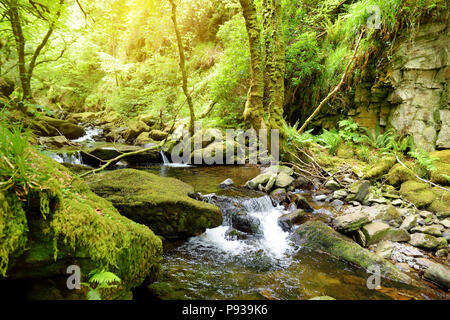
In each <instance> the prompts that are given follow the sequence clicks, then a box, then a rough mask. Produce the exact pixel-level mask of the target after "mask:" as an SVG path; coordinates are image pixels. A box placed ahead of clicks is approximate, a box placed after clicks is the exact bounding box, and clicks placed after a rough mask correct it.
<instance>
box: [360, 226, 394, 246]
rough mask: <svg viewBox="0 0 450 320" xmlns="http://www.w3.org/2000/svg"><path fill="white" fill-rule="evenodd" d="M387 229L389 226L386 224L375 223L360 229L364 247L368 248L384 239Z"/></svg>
mask: <svg viewBox="0 0 450 320" xmlns="http://www.w3.org/2000/svg"><path fill="white" fill-rule="evenodd" d="M389 229H390V228H389V225H387V224H386V223H383V222H378V221H376V222H372V223H370V224H366V225H365V226H363V227H362V229H361V231H362V232H363V233H364V235H365V237H366V245H367V246H369V245H371V244H374V243H377V242H379V241H381V240H382V239H385V237H386V235H387V233H388V232H389Z"/></svg>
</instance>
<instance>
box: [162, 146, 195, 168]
mask: <svg viewBox="0 0 450 320" xmlns="http://www.w3.org/2000/svg"><path fill="white" fill-rule="evenodd" d="M160 153H161V158H162V160H163V164H164V165H165V166H168V167H190V165H188V164H184V163H172V162H170V161H169V159H168V158H167V156H166V154H165V152H164V151H162V150H161V151H160Z"/></svg>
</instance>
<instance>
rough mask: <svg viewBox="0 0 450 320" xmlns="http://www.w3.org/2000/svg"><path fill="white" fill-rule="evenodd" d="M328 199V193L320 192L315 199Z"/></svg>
mask: <svg viewBox="0 0 450 320" xmlns="http://www.w3.org/2000/svg"><path fill="white" fill-rule="evenodd" d="M326 199H327V195H326V194H319V195H317V196H315V197H314V200H315V201H325V200H326Z"/></svg>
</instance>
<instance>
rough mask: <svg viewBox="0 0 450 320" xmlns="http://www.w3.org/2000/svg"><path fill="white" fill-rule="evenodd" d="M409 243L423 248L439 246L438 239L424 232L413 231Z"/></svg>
mask: <svg viewBox="0 0 450 320" xmlns="http://www.w3.org/2000/svg"><path fill="white" fill-rule="evenodd" d="M409 243H410V244H411V245H413V246H415V247H419V248H425V249H435V248H436V247H438V246H439V244H440V240H439V239H438V238H436V237H434V236H430V235H429V234H425V233H413V234H412V235H411V240H410V241H409Z"/></svg>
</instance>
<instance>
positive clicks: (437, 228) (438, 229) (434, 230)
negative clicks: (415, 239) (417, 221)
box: [411, 224, 444, 237]
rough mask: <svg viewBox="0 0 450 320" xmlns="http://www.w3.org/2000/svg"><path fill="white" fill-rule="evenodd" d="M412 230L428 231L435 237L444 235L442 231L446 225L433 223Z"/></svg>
mask: <svg viewBox="0 0 450 320" xmlns="http://www.w3.org/2000/svg"><path fill="white" fill-rule="evenodd" d="M411 232H413V233H415V232H421V233H426V234H429V235H432V236H435V237H440V236H442V233H443V232H444V227H443V226H441V225H439V224H433V225H431V226H423V227H415V228H412V229H411Z"/></svg>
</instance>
